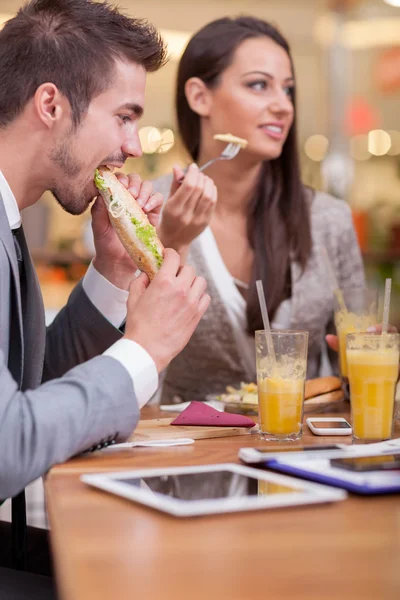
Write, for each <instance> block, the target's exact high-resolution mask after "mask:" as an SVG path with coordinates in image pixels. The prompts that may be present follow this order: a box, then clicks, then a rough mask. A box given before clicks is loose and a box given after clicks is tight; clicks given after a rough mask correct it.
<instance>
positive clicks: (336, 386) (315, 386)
mask: <svg viewBox="0 0 400 600" xmlns="http://www.w3.org/2000/svg"><path fill="white" fill-rule="evenodd" d="M340 389H341V383H340V379H339V377H317V379H308V380H307V381H306V385H305V392H304V399H305V400H307V399H308V398H313V397H314V396H320V395H321V394H327V393H328V392H334V391H335V390H340Z"/></svg>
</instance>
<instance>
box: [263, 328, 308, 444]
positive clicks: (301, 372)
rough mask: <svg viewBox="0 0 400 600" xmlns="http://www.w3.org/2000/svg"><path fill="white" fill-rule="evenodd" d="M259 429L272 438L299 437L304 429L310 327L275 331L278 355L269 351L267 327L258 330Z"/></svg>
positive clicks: (279, 439)
mask: <svg viewBox="0 0 400 600" xmlns="http://www.w3.org/2000/svg"><path fill="white" fill-rule="evenodd" d="M255 335H256V357H257V387H258V413H259V424H260V432H261V434H262V436H263V438H264V439H267V440H272V441H286V440H298V439H300V438H301V436H302V431H303V426H302V422H303V405H304V384H305V379H306V372H307V350H308V332H307V331H290V330H281V331H272V332H271V337H272V343H273V348H274V351H275V358H274V357H271V356H270V354H269V352H268V344H267V339H266V335H265V331H256V334H255Z"/></svg>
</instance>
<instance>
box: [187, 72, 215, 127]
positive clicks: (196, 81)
mask: <svg viewBox="0 0 400 600" xmlns="http://www.w3.org/2000/svg"><path fill="white" fill-rule="evenodd" d="M185 94H186V99H187V101H188V104H189V106H190V108H191V109H192V111H193V112H195V113H196V114H198V115H199V116H200V117H208V116H209V114H210V108H211V104H212V95H211V91H210V90H209V88H208V87H207V86H206V84H205V83H204V81H202V80H201V79H200V78H199V77H191V78H190V79H188V80H187V82H186V83H185Z"/></svg>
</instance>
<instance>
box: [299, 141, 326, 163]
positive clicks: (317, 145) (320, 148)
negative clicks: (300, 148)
mask: <svg viewBox="0 0 400 600" xmlns="http://www.w3.org/2000/svg"><path fill="white" fill-rule="evenodd" d="M328 147H329V141H328V138H326V137H325V136H324V135H312V136H310V137H309V138H308V139H307V140H306V142H305V144H304V152H305V153H306V155H307V156H308V158H311V160H314V161H315V162H321V160H324V158H325V155H326V153H327V151H328Z"/></svg>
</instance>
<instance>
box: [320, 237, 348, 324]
mask: <svg viewBox="0 0 400 600" xmlns="http://www.w3.org/2000/svg"><path fill="white" fill-rule="evenodd" d="M322 257H323V259H324V262H325V267H326V272H327V274H328V279H329V281H330V284H331V288H332V292H333V293H334V295H335V297H336V300H337V301H338V304H339V308H340V310H342V311H344V312H347V308H346V304H345V301H344V298H343V292H342V290H341V289H340V287H339V284H338V282H337V279H336V276H335V273H334V271H333V268H332V263H331V261H330V260H329V256H328V253H327V251H326V248H325V247H324V246H323V247H322Z"/></svg>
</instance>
